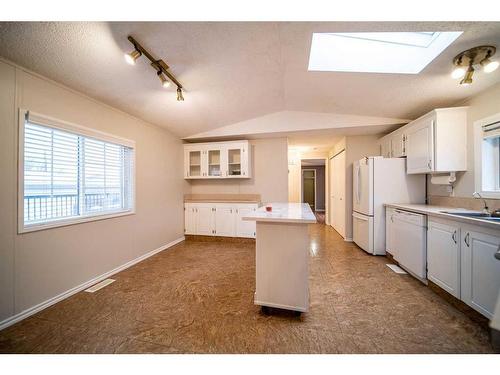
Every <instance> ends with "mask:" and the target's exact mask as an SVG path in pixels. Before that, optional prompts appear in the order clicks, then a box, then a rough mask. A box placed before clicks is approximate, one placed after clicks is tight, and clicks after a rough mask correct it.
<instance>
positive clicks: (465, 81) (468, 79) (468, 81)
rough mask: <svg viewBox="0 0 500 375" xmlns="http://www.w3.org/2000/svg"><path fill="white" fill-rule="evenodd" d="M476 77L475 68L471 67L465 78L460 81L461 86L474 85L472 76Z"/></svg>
mask: <svg viewBox="0 0 500 375" xmlns="http://www.w3.org/2000/svg"><path fill="white" fill-rule="evenodd" d="M473 75H474V68H473V67H472V65H469V68H468V69H467V71H466V72H465V76H464V78H463V79H462V80H461V81H460V84H461V85H464V86H468V85H470V84H471V83H472V76H473Z"/></svg>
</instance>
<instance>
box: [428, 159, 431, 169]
mask: <svg viewBox="0 0 500 375" xmlns="http://www.w3.org/2000/svg"><path fill="white" fill-rule="evenodd" d="M427 168H428V169H429V170H432V168H431V161H430V160H429V161H428V162H427Z"/></svg>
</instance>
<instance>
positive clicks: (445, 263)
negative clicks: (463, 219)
mask: <svg viewBox="0 0 500 375" xmlns="http://www.w3.org/2000/svg"><path fill="white" fill-rule="evenodd" d="M427 278H428V279H429V280H430V281H432V282H433V283H434V284H436V285H439V286H440V287H441V288H443V289H444V290H446V291H447V292H448V293H450V294H451V295H453V296H455V297H456V298H460V227H459V226H458V225H457V224H456V223H453V222H450V223H448V222H446V221H438V220H434V219H433V218H431V219H430V220H429V223H428V225H427Z"/></svg>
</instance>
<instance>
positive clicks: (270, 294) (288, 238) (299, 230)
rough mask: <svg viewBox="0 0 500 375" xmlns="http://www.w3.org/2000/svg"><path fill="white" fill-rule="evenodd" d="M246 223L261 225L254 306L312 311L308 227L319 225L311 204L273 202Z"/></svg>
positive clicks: (298, 311) (257, 211)
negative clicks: (310, 308)
mask: <svg viewBox="0 0 500 375" xmlns="http://www.w3.org/2000/svg"><path fill="white" fill-rule="evenodd" d="M266 206H267V207H269V206H271V207H272V211H270V212H269V211H266ZM243 220H248V221H256V223H257V235H256V254H255V263H256V264H255V277H256V280H255V289H256V290H255V298H254V303H255V304H256V305H260V306H262V307H263V310H264V312H267V310H268V309H267V308H268V307H274V308H281V309H286V310H292V311H296V312H297V313H299V314H300V313H301V312H306V311H308V309H309V286H308V277H309V267H308V262H309V233H308V224H314V223H316V217H315V216H314V213H313V212H312V211H311V208H310V207H309V205H308V204H307V203H269V204H267V205H265V206H262V207H260V208H259V209H257V210H256V211H254V212H251V213H249V214H248V215H246V216H244V217H243Z"/></svg>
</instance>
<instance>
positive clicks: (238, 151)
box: [225, 143, 249, 177]
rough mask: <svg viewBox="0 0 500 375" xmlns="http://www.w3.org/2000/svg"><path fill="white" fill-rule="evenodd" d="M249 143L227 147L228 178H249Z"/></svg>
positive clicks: (231, 144)
mask: <svg viewBox="0 0 500 375" xmlns="http://www.w3.org/2000/svg"><path fill="white" fill-rule="evenodd" d="M247 147H248V143H229V144H227V145H226V152H225V154H226V159H227V170H226V172H227V173H226V176H227V177H248V176H249V174H248V150H247Z"/></svg>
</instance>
